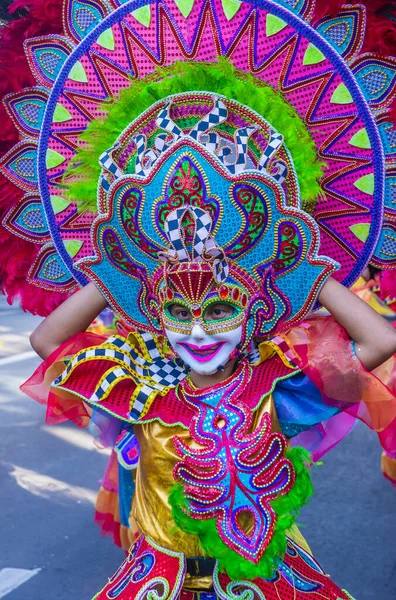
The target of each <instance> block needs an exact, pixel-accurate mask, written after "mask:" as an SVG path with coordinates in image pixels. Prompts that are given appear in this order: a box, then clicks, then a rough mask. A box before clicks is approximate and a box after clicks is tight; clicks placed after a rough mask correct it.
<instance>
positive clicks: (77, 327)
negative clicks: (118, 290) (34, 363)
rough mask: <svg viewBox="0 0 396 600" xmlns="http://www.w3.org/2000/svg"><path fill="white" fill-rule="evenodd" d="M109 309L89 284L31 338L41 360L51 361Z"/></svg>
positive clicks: (35, 331)
mask: <svg viewBox="0 0 396 600" xmlns="http://www.w3.org/2000/svg"><path fill="white" fill-rule="evenodd" d="M106 306H107V301H106V300H105V298H104V297H103V296H102V294H101V293H100V292H99V291H98V290H97V288H96V287H95V285H94V284H93V283H88V284H87V285H86V286H85V287H83V288H82V289H81V290H79V291H78V292H76V293H75V294H73V295H72V296H70V298H68V299H67V300H66V301H65V302H64V303H63V304H61V306H59V308H57V309H56V310H54V312H53V313H51V314H50V315H49V317H47V318H46V319H44V321H42V323H40V325H39V326H38V327H37V328H36V329H35V330H34V331H33V333H32V334H31V336H30V343H31V345H32V347H33V349H34V350H35V351H36V352H37V354H38V355H39V356H40V357H41V358H43V359H45V358H47V356H49V355H50V354H51V353H52V352H53V351H54V350H56V348H58V346H60V345H61V344H62V343H63V342H65V341H66V340H68V339H69V338H71V337H72V336H73V335H75V334H76V333H79V332H80V331H85V330H86V329H87V327H89V325H90V324H91V323H92V321H93V320H94V319H95V318H96V317H97V316H98V315H99V313H101V312H102V310H103V309H105V308H106Z"/></svg>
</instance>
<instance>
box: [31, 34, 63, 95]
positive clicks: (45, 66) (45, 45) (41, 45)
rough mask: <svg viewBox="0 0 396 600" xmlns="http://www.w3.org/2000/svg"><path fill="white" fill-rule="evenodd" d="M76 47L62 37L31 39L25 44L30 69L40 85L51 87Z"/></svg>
mask: <svg viewBox="0 0 396 600" xmlns="http://www.w3.org/2000/svg"><path fill="white" fill-rule="evenodd" d="M73 48H74V45H73V44H72V43H71V42H69V40H67V39H66V38H63V37H61V36H60V35H52V36H42V37H37V38H31V39H29V40H26V42H25V52H26V56H27V59H28V61H29V65H30V69H31V71H32V73H33V76H34V77H35V78H36V80H37V81H38V83H40V84H41V85H44V86H45V87H50V86H52V84H53V83H54V81H55V80H56V78H57V77H58V74H59V72H60V70H61V68H62V66H63V63H64V62H65V60H66V59H67V57H68V56H69V55H70V54H71V52H72V51H73Z"/></svg>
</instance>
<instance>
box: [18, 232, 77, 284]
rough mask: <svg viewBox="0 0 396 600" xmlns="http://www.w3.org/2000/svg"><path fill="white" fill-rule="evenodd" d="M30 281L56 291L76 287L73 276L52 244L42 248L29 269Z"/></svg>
mask: <svg viewBox="0 0 396 600" xmlns="http://www.w3.org/2000/svg"><path fill="white" fill-rule="evenodd" d="M29 282H30V283H33V284H34V285H37V286H39V287H43V288H45V289H46V290H49V291H55V292H59V291H65V290H71V289H72V288H74V287H75V281H74V279H73V277H72V276H71V275H70V273H69V271H68V270H67V268H66V267H65V265H64V263H63V261H62V260H61V258H60V256H59V254H58V253H57V251H56V249H55V247H54V246H53V245H52V244H46V245H45V246H43V247H42V248H41V249H40V251H39V253H38V255H37V257H36V259H35V261H34V263H33V265H32V267H31V269H30V271H29Z"/></svg>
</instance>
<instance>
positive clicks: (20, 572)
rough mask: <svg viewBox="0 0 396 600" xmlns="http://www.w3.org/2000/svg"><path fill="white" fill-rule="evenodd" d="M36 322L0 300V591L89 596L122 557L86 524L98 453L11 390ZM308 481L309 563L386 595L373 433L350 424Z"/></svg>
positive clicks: (395, 522)
mask: <svg viewBox="0 0 396 600" xmlns="http://www.w3.org/2000/svg"><path fill="white" fill-rule="evenodd" d="M38 322H39V319H37V318H34V317H32V316H30V315H27V314H24V313H23V312H22V311H21V310H20V309H18V308H10V307H8V305H7V304H6V303H5V301H4V299H3V298H0V502H1V504H0V510H1V513H0V514H1V529H0V531H1V535H0V598H6V600H44V599H46V598H48V599H51V600H70V598H73V599H75V600H90V599H91V598H92V596H93V595H94V593H96V592H97V591H98V590H99V589H100V588H101V586H102V584H103V583H104V582H105V580H106V577H107V576H110V575H111V574H112V572H113V571H114V570H115V569H116V567H117V566H118V564H119V563H120V562H121V561H122V560H123V553H122V551H121V550H119V549H118V548H116V547H115V546H113V544H112V542H111V540H110V539H106V538H101V537H100V536H99V533H98V530H97V528H96V526H95V525H94V524H93V522H92V516H93V503H94V500H95V494H96V491H97V489H98V487H99V481H100V478H101V475H102V473H103V470H104V467H105V465H106V461H107V454H106V452H104V451H99V450H98V449H97V448H96V447H95V446H94V445H93V443H92V441H91V439H90V437H89V435H88V434H87V433H85V432H84V431H81V430H77V429H76V428H74V427H72V426H68V425H62V426H57V427H47V426H46V425H45V424H44V408H43V407H42V406H40V405H38V404H36V403H35V402H33V401H32V400H30V399H29V398H26V397H24V396H23V394H21V393H20V392H19V391H18V387H19V385H20V383H22V381H24V380H25V379H26V378H27V377H28V376H29V375H30V374H31V372H32V371H33V370H34V369H35V367H36V366H37V365H38V364H39V360H38V359H37V358H35V357H33V354H32V353H31V350H30V347H29V343H28V335H29V332H30V331H32V329H33V328H34V327H35V325H36V324H37V323H38ZM313 479H314V486H315V495H314V497H313V499H312V501H311V504H310V505H309V507H307V508H306V509H305V510H304V512H303V514H302V515H301V516H300V518H299V524H300V525H301V528H302V532H303V533H304V535H305V536H306V538H307V540H308V542H309V543H310V545H311V548H312V550H313V551H314V554H315V556H316V558H317V560H319V562H320V563H321V564H322V565H323V566H324V568H325V569H326V571H327V572H329V573H330V574H331V576H332V578H333V579H334V580H335V581H336V582H337V583H338V584H339V585H340V586H341V587H345V588H346V589H348V591H349V592H350V593H351V594H352V595H353V596H354V597H355V598H356V600H395V599H396V490H394V489H392V487H391V485H390V484H389V483H388V482H387V481H386V480H385V479H383V477H382V474H381V472H380V449H379V445H378V442H377V440H376V438H375V435H374V434H372V433H371V432H370V431H369V430H367V429H366V428H365V427H364V426H360V425H358V426H357V427H356V428H355V429H354V430H353V431H352V433H351V434H350V435H349V437H348V438H347V439H346V440H344V441H343V442H342V443H341V444H340V445H339V446H338V447H337V448H336V449H334V450H333V451H332V452H331V453H330V454H329V455H328V456H327V457H325V460H324V465H323V466H322V467H320V468H315V469H314V472H313ZM24 581H25V582H24Z"/></svg>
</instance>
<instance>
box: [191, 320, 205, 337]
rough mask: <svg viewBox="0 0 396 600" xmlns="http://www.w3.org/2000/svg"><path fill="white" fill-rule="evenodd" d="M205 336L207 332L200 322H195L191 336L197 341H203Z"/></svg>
mask: <svg viewBox="0 0 396 600" xmlns="http://www.w3.org/2000/svg"><path fill="white" fill-rule="evenodd" d="M205 336H206V333H205V331H204V330H203V329H202V327H201V325H200V324H199V323H195V324H194V326H193V328H192V330H191V337H192V338H193V339H194V340H195V341H196V342H201V341H202V340H203V339H204V338H205Z"/></svg>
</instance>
